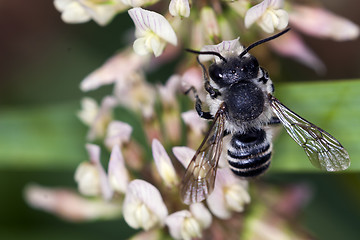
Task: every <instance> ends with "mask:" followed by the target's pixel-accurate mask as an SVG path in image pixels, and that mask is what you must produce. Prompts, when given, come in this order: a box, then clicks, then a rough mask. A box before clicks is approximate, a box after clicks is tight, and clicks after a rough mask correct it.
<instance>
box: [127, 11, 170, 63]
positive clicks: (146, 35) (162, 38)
mask: <svg viewBox="0 0 360 240" xmlns="http://www.w3.org/2000/svg"><path fill="white" fill-rule="evenodd" d="M128 13H129V15H130V17H131V19H132V20H133V22H134V24H135V27H136V37H137V39H136V40H135V42H134V51H135V52H136V53H137V54H139V55H146V54H148V53H151V52H153V53H154V55H155V56H156V57H157V56H160V55H161V53H162V52H163V50H164V48H165V45H166V42H169V43H171V44H173V45H177V38H176V34H175V32H174V30H173V29H172V27H171V25H170V23H169V22H168V21H167V20H166V19H165V18H164V17H163V16H162V15H160V14H158V13H156V12H152V11H148V10H144V9H142V8H138V7H137V8H132V9H130V10H129V11H128Z"/></svg>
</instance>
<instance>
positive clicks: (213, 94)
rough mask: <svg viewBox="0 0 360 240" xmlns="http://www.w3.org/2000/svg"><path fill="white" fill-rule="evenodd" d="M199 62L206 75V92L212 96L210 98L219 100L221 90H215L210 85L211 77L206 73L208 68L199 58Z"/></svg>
mask: <svg viewBox="0 0 360 240" xmlns="http://www.w3.org/2000/svg"><path fill="white" fill-rule="evenodd" d="M196 60H197V62H198V63H199V65H200V66H201V68H202V71H203V74H204V81H205V83H204V86H205V90H206V91H207V92H208V93H209V94H210V97H211V98H212V99H214V98H217V97H218V96H220V95H221V93H220V92H219V90H217V89H215V88H213V87H212V86H211V85H210V81H209V75H208V73H207V71H206V68H205V66H204V65H203V64H202V63H201V62H200V59H199V57H197V58H196Z"/></svg>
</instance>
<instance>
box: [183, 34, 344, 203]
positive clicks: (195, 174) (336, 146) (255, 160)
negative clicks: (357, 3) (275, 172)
mask: <svg viewBox="0 0 360 240" xmlns="http://www.w3.org/2000/svg"><path fill="white" fill-rule="evenodd" d="M289 30H290V29H286V30H284V31H282V32H280V33H278V34H276V35H273V36H271V37H268V38H265V39H262V40H260V41H257V42H255V43H253V44H251V45H250V46H249V47H247V48H243V47H242V46H241V50H240V51H241V52H240V54H239V55H237V54H238V53H237V54H230V55H229V54H228V55H229V56H226V57H224V56H222V55H221V54H220V53H219V52H218V51H195V50H190V49H187V51H189V52H192V53H195V54H198V56H197V61H198V63H199V64H200V66H201V68H202V71H203V77H204V87H205V90H206V91H207V96H206V100H207V104H208V106H209V111H208V112H205V111H203V110H202V101H201V100H200V98H199V96H198V94H197V93H196V90H195V88H191V89H190V90H193V91H194V93H195V94H194V95H195V99H196V102H195V109H196V111H197V112H198V114H199V116H200V117H202V118H205V119H211V120H213V122H212V124H211V126H210V128H209V131H208V132H207V134H206V136H205V138H204V140H203V141H202V143H201V144H200V147H199V148H198V149H197V151H196V152H195V155H194V157H193V158H192V160H191V161H190V163H189V165H188V167H187V169H186V172H185V175H184V177H183V179H182V184H181V190H180V191H181V197H182V200H183V202H184V203H186V204H191V203H195V202H200V201H202V200H204V199H205V198H206V197H207V196H208V195H209V194H210V193H211V192H212V191H213V188H214V183H215V177H216V170H217V167H218V163H219V159H220V158H221V156H222V155H226V158H227V161H228V165H229V167H230V169H231V170H232V172H233V173H234V174H236V175H237V176H239V177H242V178H252V177H257V176H259V175H261V174H263V173H264V172H265V171H266V170H267V169H268V168H269V165H270V162H271V155H272V141H271V134H270V130H271V126H273V125H275V124H279V123H281V124H282V125H283V126H284V128H285V130H286V131H287V133H288V134H289V135H290V137H292V138H293V139H294V140H295V142H296V143H297V144H298V145H300V146H301V147H302V148H303V149H304V151H305V153H306V155H307V156H308V158H309V159H310V161H311V163H312V164H313V165H314V166H315V167H317V168H320V169H324V170H326V171H339V170H344V169H346V168H348V167H349V165H350V158H349V154H348V152H347V151H346V150H345V148H344V147H343V146H342V145H341V144H340V143H339V142H338V141H337V140H336V139H335V138H334V137H333V136H331V135H330V134H329V133H327V132H326V131H324V130H322V129H321V128H319V127H317V126H316V125H314V124H312V123H311V122H309V121H307V120H305V119H304V118H302V117H300V116H299V115H297V114H296V113H294V112H293V111H291V110H290V109H289V108H287V107H286V106H285V105H283V104H282V103H281V102H280V101H279V100H278V99H276V98H275V97H274V96H273V93H274V85H273V83H272V81H271V79H270V77H269V74H268V72H267V71H266V70H265V69H264V68H262V67H261V66H259V63H258V61H257V59H256V58H255V57H254V56H252V55H250V54H249V53H248V52H249V50H250V49H252V48H254V47H255V46H257V45H259V44H262V43H265V42H268V41H270V40H273V39H275V38H277V37H280V36H281V35H283V34H285V33H286V32H287V31H289ZM200 55H213V56H216V57H218V61H217V62H214V63H213V64H211V65H210V66H209V68H208V72H207V69H206V68H205V66H204V65H203V64H202V63H201V62H200V59H199V56H200ZM190 90H189V91H190ZM225 138H226V139H228V140H227V141H224V139H225ZM223 149H225V151H226V150H227V151H226V153H224V154H223V151H224V150H223Z"/></svg>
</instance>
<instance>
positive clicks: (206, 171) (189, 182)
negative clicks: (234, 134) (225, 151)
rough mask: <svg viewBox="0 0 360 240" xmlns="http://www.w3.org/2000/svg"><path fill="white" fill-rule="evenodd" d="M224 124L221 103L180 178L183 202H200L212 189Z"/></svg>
mask: <svg viewBox="0 0 360 240" xmlns="http://www.w3.org/2000/svg"><path fill="white" fill-rule="evenodd" d="M224 125H225V106H224V105H221V107H220V108H219V110H218V111H217V113H216V115H215V118H214V121H213V123H212V125H211V127H210V129H209V131H208V133H207V135H206V136H205V138H204V140H203V141H202V143H201V145H200V147H199V148H198V150H197V151H196V153H195V155H194V157H193V158H192V159H191V161H190V163H189V165H188V167H187V169H186V172H185V175H184V177H183V179H182V183H181V189H180V192H181V197H182V200H183V202H184V203H185V204H191V203H195V202H201V201H202V200H204V199H205V198H206V197H207V196H208V195H209V194H210V193H211V192H212V191H213V189H214V183H215V177H216V169H217V165H218V162H219V159H220V156H221V152H222V143H223V136H224Z"/></svg>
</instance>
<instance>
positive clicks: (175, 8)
mask: <svg viewBox="0 0 360 240" xmlns="http://www.w3.org/2000/svg"><path fill="white" fill-rule="evenodd" d="M169 12H170V14H171V15H172V16H174V17H176V16H179V17H189V16H190V4H189V0H171V1H170V5H169Z"/></svg>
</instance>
